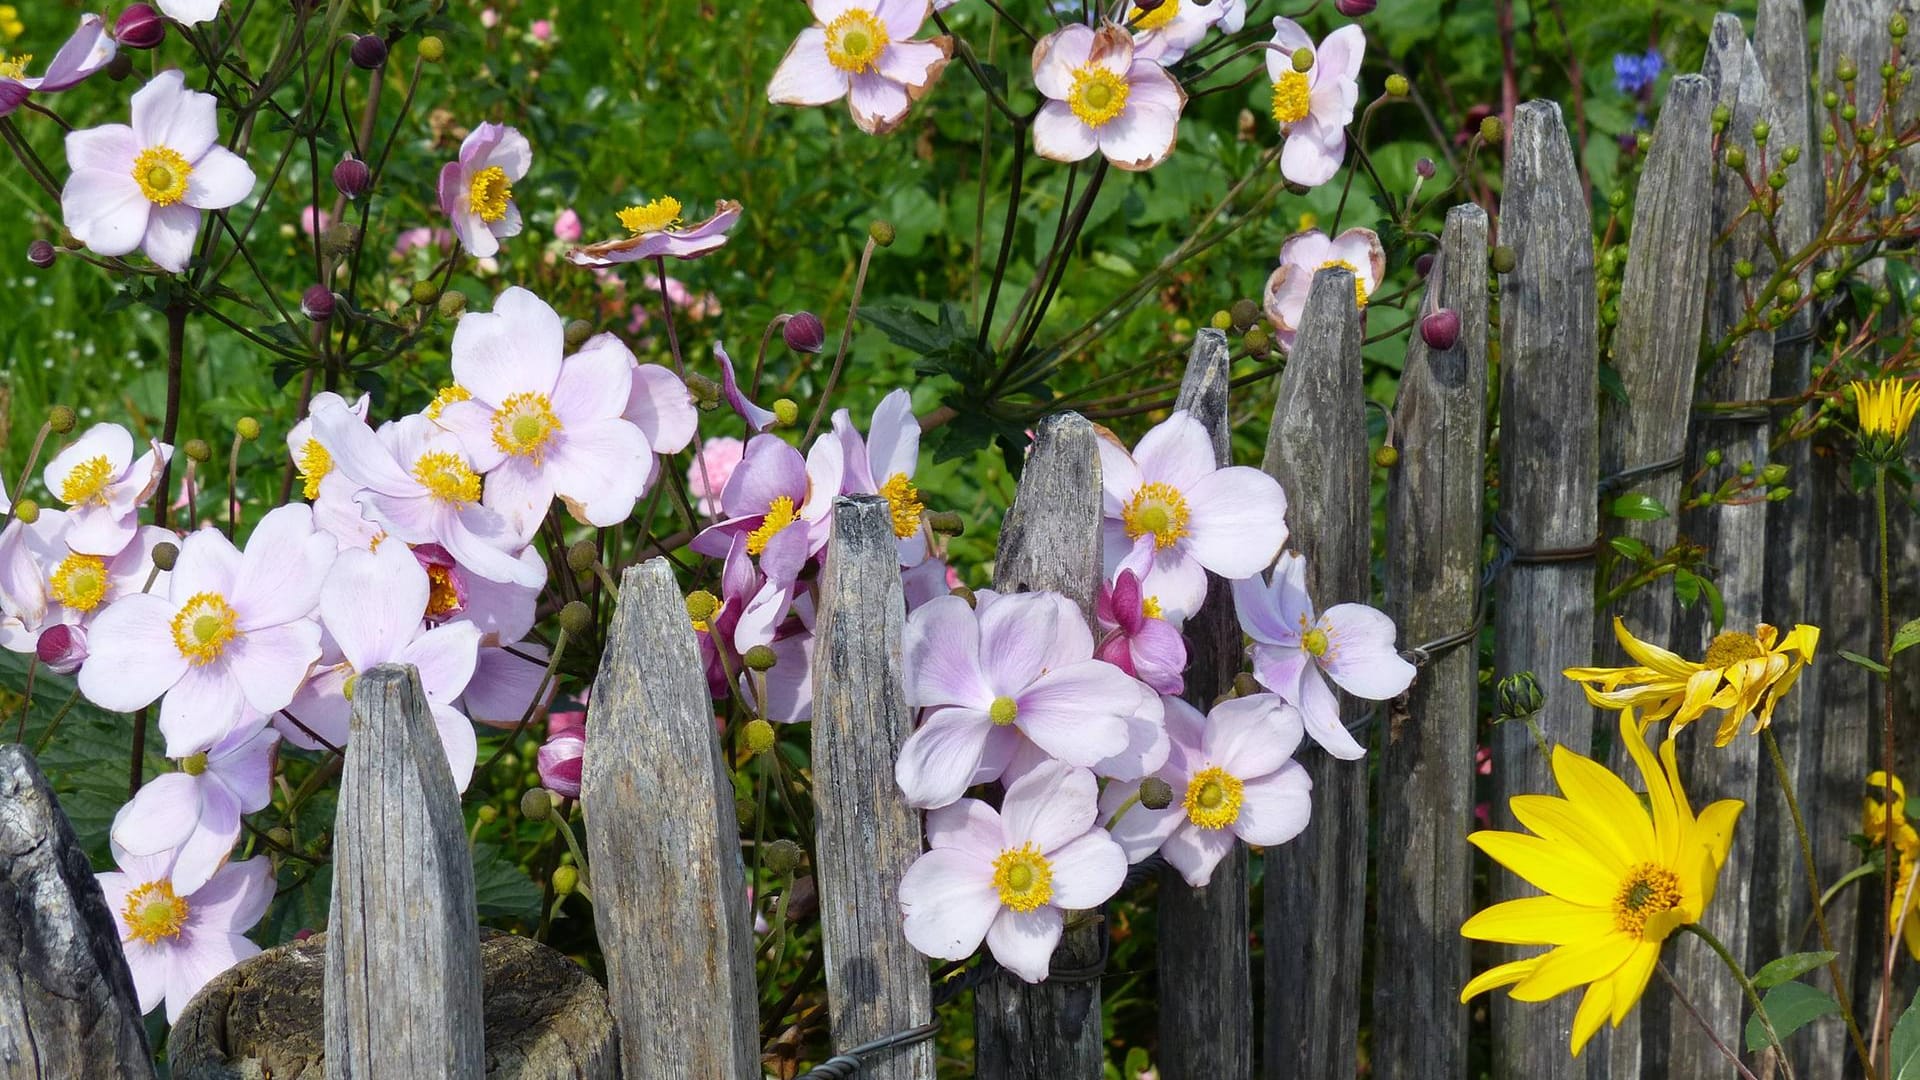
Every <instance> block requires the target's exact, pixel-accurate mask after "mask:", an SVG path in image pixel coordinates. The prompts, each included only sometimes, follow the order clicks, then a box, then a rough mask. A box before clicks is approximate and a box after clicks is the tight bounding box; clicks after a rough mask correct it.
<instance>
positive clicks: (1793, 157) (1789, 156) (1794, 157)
mask: <svg viewBox="0 0 1920 1080" xmlns="http://www.w3.org/2000/svg"><path fill="white" fill-rule="evenodd" d="M1799 160H1800V148H1799V147H1797V146H1789V147H1787V148H1786V149H1785V150H1782V151H1780V161H1781V163H1782V164H1785V165H1792V164H1793V163H1795V162H1797V161H1799Z"/></svg>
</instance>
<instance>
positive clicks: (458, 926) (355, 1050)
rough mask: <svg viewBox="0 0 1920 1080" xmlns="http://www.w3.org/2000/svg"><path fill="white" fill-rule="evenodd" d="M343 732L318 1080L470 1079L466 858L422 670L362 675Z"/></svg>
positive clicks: (475, 979)
mask: <svg viewBox="0 0 1920 1080" xmlns="http://www.w3.org/2000/svg"><path fill="white" fill-rule="evenodd" d="M351 728H352V735H353V738H352V741H351V742H350V743H349V745H348V748H347V760H346V766H345V768H344V769H343V770H342V773H341V777H340V803H339V809H338V811H337V812H336V821H335V825H334V848H333V899H332V907H331V909H330V910H331V914H330V916H329V931H330V933H329V934H328V937H327V970H326V994H325V999H326V1000H325V1013H326V1016H325V1020H326V1047H327V1076H328V1078H329V1080H352V1078H356V1077H357V1078H362V1080H373V1078H375V1077H382V1076H417V1077H445V1078H447V1080H454V1078H459V1080H471V1078H477V1077H479V1076H481V1075H482V1074H483V1073H484V1072H485V1069H486V1054H485V1036H484V1033H483V1032H482V1030H481V1015H482V1014H481V994H480V923H479V917H478V915H477V914H476V912H475V910H474V897H473V857H472V855H471V854H470V853H469V851H468V849H467V834H466V828H465V825H466V822H465V820H464V819H463V818H462V817H461V814H460V795H459V792H458V791H456V790H455V789H454V786H453V774H452V772H450V771H449V770H448V768H447V755H446V751H445V750H444V749H443V748H442V747H441V744H440V734H439V731H438V729H436V728H435V727H434V724H433V714H432V713H431V712H430V711H429V709H428V706H427V698H426V694H425V692H424V691H423V690H422V689H421V688H420V676H419V673H418V672H416V671H415V670H414V669H413V668H412V667H411V666H410V665H398V664H382V665H380V666H379V667H376V668H374V669H372V670H371V671H363V672H361V673H360V674H359V677H358V678H357V679H356V680H355V682H354V689H353V718H352V721H351Z"/></svg>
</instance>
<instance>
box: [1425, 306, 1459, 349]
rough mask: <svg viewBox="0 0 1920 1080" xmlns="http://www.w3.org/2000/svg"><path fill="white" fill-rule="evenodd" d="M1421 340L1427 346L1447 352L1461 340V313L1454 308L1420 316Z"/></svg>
mask: <svg viewBox="0 0 1920 1080" xmlns="http://www.w3.org/2000/svg"><path fill="white" fill-rule="evenodd" d="M1420 340H1421V341H1424V342H1426V343H1427V348H1429V349H1434V350H1436V351H1439V352H1445V351H1446V350H1448V349H1451V348H1453V343H1454V342H1456V341H1459V340H1460V313H1459V312H1457V311H1455V310H1453V309H1452V308H1441V309H1440V310H1438V311H1430V312H1428V313H1427V314H1426V315H1423V316H1421V318H1420Z"/></svg>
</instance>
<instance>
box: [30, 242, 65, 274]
mask: <svg viewBox="0 0 1920 1080" xmlns="http://www.w3.org/2000/svg"><path fill="white" fill-rule="evenodd" d="M56 254H58V252H57V251H56V250H55V249H54V246H53V245H52V244H50V243H48V242H46V241H45V240H35V241H34V242H33V243H31V244H28V245H27V261H28V262H30V263H32V264H33V265H35V266H37V267H39V268H40V269H42V270H45V269H46V268H47V267H49V266H52V265H53V257H54V256H55V255H56Z"/></svg>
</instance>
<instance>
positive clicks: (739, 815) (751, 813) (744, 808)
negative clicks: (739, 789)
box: [733, 795, 759, 829]
mask: <svg viewBox="0 0 1920 1080" xmlns="http://www.w3.org/2000/svg"><path fill="white" fill-rule="evenodd" d="M733 816H734V818H735V819H736V820H738V821H739V822H740V827H741V828H743V829H751V828H753V822H754V819H755V818H756V817H758V816H759V808H758V807H756V806H754V805H753V800H752V799H749V798H747V797H746V796H744V795H743V796H741V797H739V798H737V799H735V800H733Z"/></svg>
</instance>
